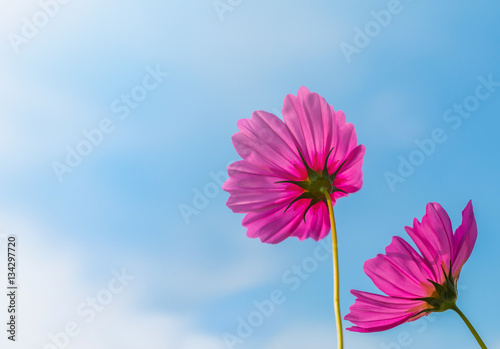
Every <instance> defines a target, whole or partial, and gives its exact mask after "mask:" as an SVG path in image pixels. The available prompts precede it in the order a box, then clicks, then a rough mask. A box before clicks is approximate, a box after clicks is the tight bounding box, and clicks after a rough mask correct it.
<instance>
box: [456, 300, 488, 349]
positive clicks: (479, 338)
mask: <svg viewBox="0 0 500 349" xmlns="http://www.w3.org/2000/svg"><path fill="white" fill-rule="evenodd" d="M451 309H453V310H455V311H456V312H457V314H458V315H460V317H461V318H462V320H464V322H465V324H466V325H467V327H468V328H469V330H470V331H471V333H472V334H473V335H474V338H476V341H477V342H478V343H479V346H480V347H481V348H482V349H488V348H486V345H485V344H484V342H483V340H482V339H481V337H479V335H478V334H477V332H476V329H475V328H474V326H472V324H471V323H470V321H469V319H467V317H466V316H465V315H464V313H462V311H461V310H460V309H458V307H457V306H456V305H453V307H451Z"/></svg>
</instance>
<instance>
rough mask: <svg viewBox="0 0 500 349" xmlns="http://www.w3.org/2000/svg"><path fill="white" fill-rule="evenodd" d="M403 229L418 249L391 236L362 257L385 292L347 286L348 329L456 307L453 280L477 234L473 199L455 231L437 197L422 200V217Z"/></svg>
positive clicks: (388, 324)
mask: <svg viewBox="0 0 500 349" xmlns="http://www.w3.org/2000/svg"><path fill="white" fill-rule="evenodd" d="M405 230H406V232H407V233H408V235H410V238H411V239H412V240H413V242H414V243H415V245H416V246H417V248H418V250H419V251H420V254H419V253H418V252H416V251H415V250H414V249H413V247H411V246H410V245H409V244H408V243H407V242H406V241H405V240H403V239H402V238H400V237H399V236H395V237H393V239H392V242H391V244H390V245H389V246H387V248H386V249H385V255H384V254H379V255H377V257H375V258H373V259H370V260H367V261H366V262H365V265H364V267H363V269H364V271H365V273H366V274H367V275H368V276H369V277H370V278H371V279H372V281H373V283H374V284H375V285H376V286H377V287H378V288H379V289H380V290H381V291H382V292H384V293H385V294H386V295H387V296H385V295H378V294H373V293H368V292H363V291H357V290H351V293H352V294H353V295H354V296H356V297H357V299H356V301H355V302H354V304H353V305H352V306H351V307H350V311H351V312H350V313H349V314H347V315H346V316H345V319H346V320H349V321H351V322H352V323H353V324H354V325H355V326H353V327H350V328H348V330H350V331H355V332H377V331H385V330H388V329H390V328H393V327H396V326H398V325H401V324H402V323H405V322H408V321H414V320H416V319H418V318H420V317H422V316H424V315H429V313H431V312H442V311H445V310H448V309H453V308H454V307H455V302H456V299H457V295H458V292H457V281H458V278H459V276H460V272H461V270H462V266H463V265H464V264H465V262H466V261H467V259H468V258H469V256H470V255H471V253H472V249H473V248H474V244H475V242H476V237H477V226H476V220H475V218H474V212H473V209H472V202H471V201H469V203H468V204H467V206H466V207H465V209H464V210H463V212H462V224H461V225H460V226H459V227H458V228H457V230H456V231H455V233H454V234H453V230H452V227H451V221H450V218H449V217H448V214H447V213H446V211H445V210H444V209H443V208H442V207H441V205H439V204H437V203H429V204H427V207H426V213H425V215H424V217H423V218H422V222H419V221H418V220H417V219H416V218H415V219H414V221H413V227H405Z"/></svg>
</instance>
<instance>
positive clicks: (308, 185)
mask: <svg viewBox="0 0 500 349" xmlns="http://www.w3.org/2000/svg"><path fill="white" fill-rule="evenodd" d="M297 150H298V151H299V155H300V158H301V159H302V163H303V164H304V167H305V169H306V171H307V179H305V180H303V181H279V182H276V183H291V184H295V185H297V186H299V187H301V188H302V189H304V190H305V191H304V192H303V193H302V194H300V195H299V196H298V197H296V198H295V199H293V201H292V202H291V203H290V204H289V205H288V207H287V208H286V209H285V212H286V211H287V210H288V209H289V208H290V206H292V204H293V203H295V202H296V201H298V200H301V199H308V200H311V201H310V202H309V206H307V209H306V210H305V212H304V217H303V218H304V222H305V221H306V213H307V211H309V209H310V208H311V207H313V206H314V205H316V204H317V203H319V202H321V201H323V202H324V203H325V204H326V203H327V202H326V194H325V192H326V193H328V194H333V193H334V192H336V191H340V192H342V193H345V194H347V192H345V191H344V190H342V189H339V188H337V187H335V186H334V185H333V182H334V181H335V177H337V174H338V173H339V171H340V169H341V168H342V166H343V165H344V164H345V162H346V160H344V162H342V163H341V164H340V166H339V167H338V168H337V169H336V170H335V172H333V173H332V174H331V175H330V174H329V173H328V167H327V166H328V158H329V157H330V154H331V153H332V151H333V148H332V149H331V150H330V151H329V152H328V155H327V156H326V160H325V165H324V166H323V170H322V171H321V172H316V171H314V170H313V169H312V168H311V167H309V165H308V164H307V162H306V160H305V159H304V156H302V153H301V152H300V150H299V149H298V148H297Z"/></svg>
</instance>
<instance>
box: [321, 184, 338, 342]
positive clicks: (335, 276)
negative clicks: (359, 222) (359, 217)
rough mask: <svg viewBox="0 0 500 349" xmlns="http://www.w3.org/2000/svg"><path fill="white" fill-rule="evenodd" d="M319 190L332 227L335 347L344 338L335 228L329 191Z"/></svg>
mask: <svg viewBox="0 0 500 349" xmlns="http://www.w3.org/2000/svg"><path fill="white" fill-rule="evenodd" d="M321 192H322V193H323V194H325V197H326V202H327V205H328V211H329V213H330V225H331V228H332V250H333V307H334V310H335V322H336V324H337V348H338V349H343V348H344V338H343V334H342V318H341V316H340V302H339V253H338V248H337V228H336V226H335V215H334V214H333V204H332V198H331V197H330V193H329V192H328V190H326V189H325V188H322V190H321Z"/></svg>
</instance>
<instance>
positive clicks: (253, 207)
mask: <svg viewBox="0 0 500 349" xmlns="http://www.w3.org/2000/svg"><path fill="white" fill-rule="evenodd" d="M228 174H229V179H228V180H227V181H226V182H225V183H224V184H223V185H222V188H223V189H224V190H225V191H227V192H229V193H230V194H231V196H230V197H229V199H228V200H227V206H228V207H229V208H230V209H231V210H232V211H233V212H235V213H247V212H262V211H266V210H269V209H272V208H277V207H281V208H282V210H283V211H284V210H285V208H286V207H287V206H288V205H289V204H290V202H291V201H292V200H293V199H294V198H296V197H298V196H299V195H300V194H302V192H303V191H304V190H303V189H301V188H300V187H298V186H296V185H290V184H285V183H281V184H280V183H276V182H277V181H280V180H283V178H280V177H277V176H274V175H271V174H267V173H264V174H263V171H262V169H261V168H259V167H258V166H256V165H253V164H251V163H249V162H247V161H245V160H242V161H237V162H234V163H232V164H231V165H229V166H228ZM285 188H286V190H285Z"/></svg>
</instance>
